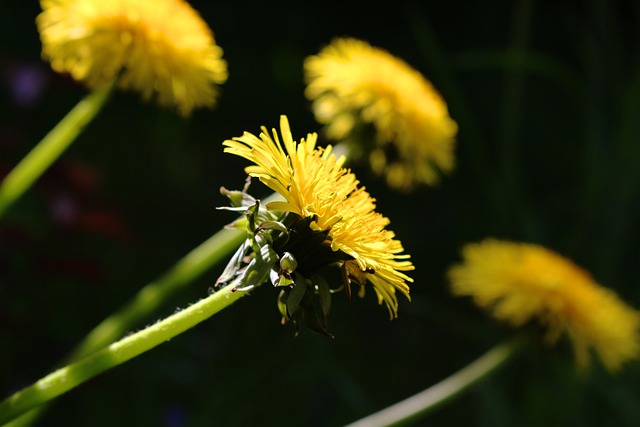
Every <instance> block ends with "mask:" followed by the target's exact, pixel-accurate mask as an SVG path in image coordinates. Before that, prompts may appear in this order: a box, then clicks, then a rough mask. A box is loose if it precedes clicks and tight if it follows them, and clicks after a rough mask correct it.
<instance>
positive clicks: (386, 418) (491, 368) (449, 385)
mask: <svg viewBox="0 0 640 427" xmlns="http://www.w3.org/2000/svg"><path fill="white" fill-rule="evenodd" d="M520 346H521V342H520V341H517V340H516V341H510V342H505V343H502V344H499V345H497V346H495V347H494V348H492V349H491V350H489V351H488V352H487V353H485V354H484V355H482V356H481V357H480V358H479V359H476V360H475V361H474V362H472V363H470V364H469V365H467V366H466V367H464V368H462V369H461V370H459V371H458V372H456V373H455V374H453V375H451V376H450V377H448V378H446V379H444V380H442V381H440V382H439V383H437V384H434V385H433V386H431V387H429V388H427V389H426V390H423V391H421V392H420V393H418V394H415V395H413V396H411V397H409V398H407V399H405V400H403V401H401V402H398V403H396V404H394V405H392V406H389V407H387V408H385V409H383V410H381V411H379V412H376V413H374V414H371V415H369V416H367V417H365V418H362V419H360V420H358V421H356V422H354V423H352V424H349V425H348V426H347V427H391V426H394V427H397V426H403V425H407V424H408V423H410V422H413V421H416V420H417V419H420V418H422V417H424V416H426V415H428V414H430V413H431V412H433V411H434V410H436V409H438V408H440V407H441V406H443V405H445V404H446V403H448V402H450V401H451V400H453V399H455V398H456V397H458V396H460V395H461V394H462V393H464V392H465V391H467V390H468V389H469V388H471V387H472V386H474V385H476V384H477V383H478V382H480V381H481V380H482V379H484V378H486V377H488V376H489V375H490V374H492V373H493V372H495V371H496V370H497V369H498V368H500V367H501V366H503V365H505V364H506V362H507V361H508V360H510V359H511V357H512V356H513V355H514V354H515V353H516V351H517V349H518V348H519V347H520Z"/></svg>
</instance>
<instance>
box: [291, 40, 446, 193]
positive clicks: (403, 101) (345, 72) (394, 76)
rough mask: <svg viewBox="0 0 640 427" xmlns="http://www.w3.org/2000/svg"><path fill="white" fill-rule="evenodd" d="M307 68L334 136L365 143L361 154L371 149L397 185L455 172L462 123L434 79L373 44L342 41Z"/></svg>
mask: <svg viewBox="0 0 640 427" xmlns="http://www.w3.org/2000/svg"><path fill="white" fill-rule="evenodd" d="M304 70H305V79H306V82H307V88H306V91H305V94H306V96H307V98H308V99H310V100H311V101H312V109H313V112H314V114H315V117H316V119H317V120H318V121H319V122H320V123H322V124H324V125H325V131H326V135H327V137H329V138H331V139H333V140H337V141H349V142H350V143H352V145H353V143H356V141H357V144H358V145H359V147H358V149H356V150H355V151H356V154H360V153H358V152H362V153H368V160H369V163H370V165H371V168H372V170H373V171H374V172H375V173H376V174H378V175H383V176H385V177H386V181H387V183H388V184H389V186H390V187H392V188H395V189H398V190H404V191H409V190H411V189H413V188H414V187H416V186H419V185H423V184H426V185H433V184H435V183H437V182H438V181H439V179H440V175H441V174H443V173H449V172H451V171H452V170H453V168H454V163H455V162H454V152H453V151H454V146H455V136H456V133H457V130H458V127H457V124H456V122H455V121H454V120H453V119H451V117H450V116H449V112H448V109H447V105H446V103H445V102H444V100H443V99H442V97H441V96H440V94H439V93H438V92H437V91H436V90H435V89H434V87H433V86H432V84H431V83H430V82H429V81H428V80H427V79H426V78H425V77H424V76H423V75H422V74H421V73H419V72H418V71H417V70H415V69H413V68H412V67H411V66H410V65H409V64H407V63H406V62H405V61H403V60H401V59H399V58H397V57H395V56H393V55H391V54H390V53H388V52H387V51H385V50H382V49H380V48H377V47H373V46H371V45H370V44H368V43H367V42H365V41H362V40H358V39H354V38H336V39H334V40H333V41H332V42H331V43H330V44H329V45H327V46H325V47H324V48H323V49H322V50H321V51H320V52H319V53H318V54H317V55H313V56H309V57H308V58H307V59H306V60H305V62H304ZM371 127H372V130H373V134H372V133H371V132H370V131H369V129H370V128H371ZM368 131H369V132H368ZM367 132H368V133H367ZM351 151H354V148H353V147H352V148H351Z"/></svg>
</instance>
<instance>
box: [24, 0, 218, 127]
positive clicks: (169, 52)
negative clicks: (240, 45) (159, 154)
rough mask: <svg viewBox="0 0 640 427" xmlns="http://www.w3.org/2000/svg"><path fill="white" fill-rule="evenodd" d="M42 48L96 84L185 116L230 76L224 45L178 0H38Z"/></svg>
mask: <svg viewBox="0 0 640 427" xmlns="http://www.w3.org/2000/svg"><path fill="white" fill-rule="evenodd" d="M40 3H41V6H42V10H43V11H42V13H41V14H40V15H38V17H37V18H36V23H37V25H38V30H39V31H40V38H41V40H42V55H43V57H44V58H45V59H47V60H49V61H50V62H51V66H52V68H53V69H54V70H55V71H57V72H60V73H69V74H70V75H71V76H72V77H73V78H74V79H76V80H78V81H82V82H84V83H85V84H86V85H87V86H89V87H90V88H95V87H98V86H101V85H104V84H105V83H107V82H109V81H111V80H113V79H114V78H116V77H117V78H118V84H119V86H120V87H121V88H123V89H132V90H134V91H138V92H140V93H141V94H142V97H143V99H145V100H150V99H155V100H156V101H157V102H158V103H159V104H160V105H162V106H174V107H175V108H177V110H178V111H179V112H180V113H181V114H183V115H188V114H189V113H190V112H191V111H192V110H193V109H194V108H199V107H211V106H213V105H215V102H216V97H217V95H218V91H219V89H218V86H217V85H220V84H222V83H224V82H225V81H226V79H227V64H226V62H225V61H224V60H223V59H222V49H221V48H220V47H219V46H218V45H217V44H216V43H215V41H214V37H213V33H212V31H211V29H210V28H209V27H208V26H207V24H206V23H205V22H204V21H203V20H202V18H201V17H200V15H199V14H198V13H197V12H196V11H195V10H193V9H192V8H191V6H189V4H188V3H186V2H185V1H183V0H154V1H146V0H41V2H40Z"/></svg>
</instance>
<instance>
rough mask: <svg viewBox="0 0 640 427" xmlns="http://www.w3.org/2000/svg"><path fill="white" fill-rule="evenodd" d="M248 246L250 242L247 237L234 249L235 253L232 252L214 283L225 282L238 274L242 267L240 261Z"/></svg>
mask: <svg viewBox="0 0 640 427" xmlns="http://www.w3.org/2000/svg"><path fill="white" fill-rule="evenodd" d="M250 247H251V242H250V241H249V240H248V239H247V240H245V241H244V242H242V244H241V245H240V247H239V248H238V250H236V253H235V254H233V256H232V257H231V259H230V260H229V262H228V263H227V266H226V267H225V268H224V271H223V272H222V274H221V275H220V277H218V280H217V281H216V285H218V284H220V283H227V282H229V281H231V280H232V279H233V278H235V277H236V276H237V275H238V272H239V271H240V269H241V268H242V264H243V263H242V261H243V259H244V257H245V256H246V254H247V251H248V250H249V248H250Z"/></svg>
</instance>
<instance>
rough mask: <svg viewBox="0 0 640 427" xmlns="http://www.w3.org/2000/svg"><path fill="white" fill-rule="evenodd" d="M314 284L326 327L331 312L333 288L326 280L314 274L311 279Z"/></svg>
mask: <svg viewBox="0 0 640 427" xmlns="http://www.w3.org/2000/svg"><path fill="white" fill-rule="evenodd" d="M311 280H312V282H313V284H314V285H315V286H316V291H317V292H318V300H319V301H320V309H321V310H322V315H323V317H324V321H325V326H326V322H327V318H328V317H329V312H330V311H331V288H330V287H329V284H328V283H327V281H326V280H324V278H323V277H322V276H320V275H318V274H314V275H313V276H312V277H311Z"/></svg>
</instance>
